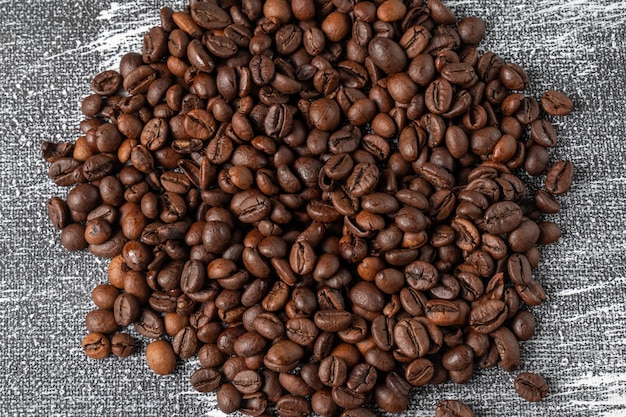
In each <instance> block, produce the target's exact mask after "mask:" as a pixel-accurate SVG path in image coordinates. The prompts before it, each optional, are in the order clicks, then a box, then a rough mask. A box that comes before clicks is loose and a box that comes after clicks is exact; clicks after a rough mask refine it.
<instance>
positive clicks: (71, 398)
mask: <svg viewBox="0 0 626 417" xmlns="http://www.w3.org/2000/svg"><path fill="white" fill-rule="evenodd" d="M166 4H167V5H170V6H171V7H173V8H174V9H176V10H180V9H182V7H183V3H182V2H181V1H175V2H170V3H166V2H165V1H156V0H139V1H133V2H125V1H122V2H117V3H116V2H111V1H109V0H106V1H100V2H91V1H86V0H75V1H48V0H26V1H7V0H2V1H0V28H2V29H1V30H0V415H3V416H126V415H132V416H207V415H210V416H213V415H221V413H220V412H219V411H217V409H216V407H215V405H214V404H215V396H214V395H211V394H209V395H207V394H199V393H196V392H195V391H193V389H192V388H191V386H190V384H189V376H190V375H191V373H192V372H193V370H194V369H195V368H196V367H197V365H198V363H197V361H196V360H190V361H187V362H185V363H181V364H179V366H178V368H177V371H176V373H175V374H173V375H170V376H167V377H158V376H155V375H154V374H153V373H152V372H150V370H149V369H148V367H147V365H146V363H145V359H144V356H143V354H138V355H134V356H132V357H130V358H128V359H126V360H120V359H117V358H114V357H110V358H108V359H106V360H104V361H92V360H89V359H87V358H86V357H85V355H84V354H83V353H82V350H81V348H80V342H81V339H82V337H83V336H84V335H85V333H86V331H85V329H84V316H85V314H86V313H87V312H88V311H89V310H90V309H92V308H93V305H92V304H91V301H90V292H91V290H92V288H93V287H94V286H95V285H97V284H98V283H102V282H105V281H106V279H107V278H106V267H107V262H106V261H104V260H99V259H96V258H94V257H92V256H91V255H89V254H88V253H77V254H70V253H68V252H66V251H65V250H64V249H63V248H62V247H61V246H60V243H59V234H58V233H57V232H55V231H54V230H53V229H52V227H51V226H50V223H49V220H48V218H47V214H46V210H45V203H46V200H47V198H48V197H49V196H51V195H60V196H65V195H66V193H67V190H66V189H62V188H59V187H56V186H55V185H54V184H53V183H52V181H50V180H49V179H48V178H47V176H46V172H47V164H45V163H44V162H43V161H42V160H41V159H40V145H41V142H42V141H44V140H53V141H68V140H75V138H76V137H77V136H78V135H79V132H78V123H79V121H80V120H81V114H80V111H79V107H80V100H81V98H82V97H84V96H85V95H87V94H88V93H89V92H90V90H89V89H90V87H89V83H90V80H91V77H92V76H93V75H94V74H96V73H97V72H99V71H101V70H104V69H108V68H113V67H116V66H117V63H118V62H119V57H120V56H121V55H122V53H124V52H126V51H129V50H138V49H139V48H140V45H141V35H142V34H143V33H144V32H145V31H146V30H147V29H148V28H149V27H150V26H152V25H155V24H157V23H158V9H159V7H161V6H163V5H166ZM448 4H449V5H450V6H451V7H452V8H453V10H455V11H456V13H457V15H458V16H461V17H462V16H467V15H478V16H481V17H483V18H484V19H485V20H486V21H487V26H488V34H487V37H486V41H485V42H484V43H483V44H482V45H481V49H483V50H492V51H495V52H497V53H499V54H501V55H502V57H504V58H505V59H506V60H511V61H515V62H517V63H519V64H521V65H522V66H523V67H524V68H526V69H527V71H528V74H529V75H530V78H531V79H532V85H531V89H530V93H532V94H535V95H538V94H540V93H541V92H543V91H545V90H546V89H551V88H554V89H557V90H562V91H565V92H566V93H567V94H569V95H570V96H571V97H572V98H573V100H574V102H575V104H576V110H575V112H574V113H573V114H572V115H571V116H569V117H566V118H561V119H558V120H556V127H557V130H558V132H559V137H560V143H561V144H560V146H559V147H558V148H557V149H555V150H552V151H551V157H552V159H553V160H557V159H562V158H566V159H569V160H571V161H573V162H574V164H575V166H576V175H575V182H574V185H573V187H572V190H571V192H570V193H569V194H567V195H566V196H563V197H562V198H560V201H561V203H562V207H563V210H562V212H561V214H559V215H554V216H550V217H549V219H550V220H553V221H556V222H557V223H559V224H560V225H561V227H562V229H563V237H562V239H561V240H560V241H559V242H558V243H556V244H554V245H551V246H549V247H546V248H544V249H542V258H543V261H542V263H541V266H540V267H539V269H538V270H537V271H536V278H537V279H538V280H540V281H541V283H542V284H543V285H544V286H545V288H546V291H547V293H548V296H549V298H548V300H547V301H546V303H545V304H544V305H542V306H540V307H538V308H534V309H533V311H534V312H535V314H536V315H537V319H538V329H537V334H536V336H535V337H534V338H533V339H532V340H531V341H528V342H525V343H522V357H523V360H522V365H521V369H520V371H533V372H538V373H541V374H542V375H544V376H545V377H546V379H547V380H548V382H549V385H550V390H551V391H550V396H549V397H548V398H546V399H545V400H544V401H542V402H540V403H538V404H531V403H527V402H525V401H523V400H521V399H520V398H519V397H518V396H517V395H516V393H515V392H514V390H513V379H514V376H515V374H508V373H506V372H503V371H501V370H500V369H491V370H488V371H478V372H477V373H476V375H475V376H474V378H473V379H472V380H471V382H470V383H469V384H467V385H466V386H455V385H453V384H446V385H444V386H440V387H427V388H424V389H419V390H416V393H415V396H414V398H413V400H412V403H411V412H410V414H408V415H417V416H426V415H433V414H434V405H435V404H436V403H437V402H438V401H439V400H440V399H442V398H457V399H460V400H462V401H465V402H467V403H468V404H470V405H471V406H472V407H473V408H474V410H475V412H476V415H477V416H483V417H489V416H501V415H507V416H551V415H559V416H626V301H625V298H626V243H625V242H626V213H625V211H624V206H625V204H624V196H625V195H626V140H625V138H624V134H625V133H624V132H625V131H626V126H625V125H626V117H625V116H624V115H625V114H626V101H625V99H624V91H625V87H626V65H624V63H625V62H626V50H625V47H624V44H625V43H626V2H621V1H610V0H602V1H601V0H588V1H578V0H576V1H566V0H494V1H488V0H464V1H450V2H448ZM144 347H145V342H144ZM142 350H143V349H142Z"/></svg>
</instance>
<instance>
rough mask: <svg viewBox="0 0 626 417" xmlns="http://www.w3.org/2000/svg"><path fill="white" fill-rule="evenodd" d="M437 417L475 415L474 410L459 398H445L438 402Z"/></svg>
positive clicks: (468, 416)
mask: <svg viewBox="0 0 626 417" xmlns="http://www.w3.org/2000/svg"><path fill="white" fill-rule="evenodd" d="M435 416H436V417H474V412H473V411H472V409H471V408H470V407H469V406H468V405H467V404H463V403H462V402H460V401H457V400H443V401H439V403H437V407H436V408H435Z"/></svg>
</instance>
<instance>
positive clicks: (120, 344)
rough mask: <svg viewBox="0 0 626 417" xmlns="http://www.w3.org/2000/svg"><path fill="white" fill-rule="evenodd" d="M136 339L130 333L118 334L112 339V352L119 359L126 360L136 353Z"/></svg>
mask: <svg viewBox="0 0 626 417" xmlns="http://www.w3.org/2000/svg"><path fill="white" fill-rule="evenodd" d="M135 345H136V342H135V339H134V338H133V337H132V336H131V335H129V334H128V333H116V334H114V335H113V337H111V351H112V352H113V354H114V355H115V356H117V357H119V358H126V357H128V356H130V355H132V354H133V353H134V352H135Z"/></svg>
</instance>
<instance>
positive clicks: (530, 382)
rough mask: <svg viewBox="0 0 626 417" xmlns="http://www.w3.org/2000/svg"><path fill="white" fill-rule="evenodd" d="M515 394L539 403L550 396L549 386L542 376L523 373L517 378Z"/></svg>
mask: <svg viewBox="0 0 626 417" xmlns="http://www.w3.org/2000/svg"><path fill="white" fill-rule="evenodd" d="M513 386H514V387H515V392H517V394H518V395H519V396H520V397H522V398H523V399H525V400H526V401H530V402H538V401H541V400H542V399H544V398H545V397H546V396H547V395H548V384H547V383H546V380H545V379H543V377H542V376H541V375H538V374H534V373H532V372H522V373H521V374H519V375H518V376H517V377H516V378H515V382H514V384H513Z"/></svg>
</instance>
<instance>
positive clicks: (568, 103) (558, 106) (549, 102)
mask: <svg viewBox="0 0 626 417" xmlns="http://www.w3.org/2000/svg"><path fill="white" fill-rule="evenodd" d="M541 107H542V108H543V110H544V111H545V112H546V113H548V114H549V115H552V116H566V115H568V114H570V113H571V112H572V109H573V108H574V104H573V103H572V99H570V98H569V97H568V96H566V95H565V94H564V93H561V92H560V91H554V90H549V91H546V92H545V93H543V96H541Z"/></svg>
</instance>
